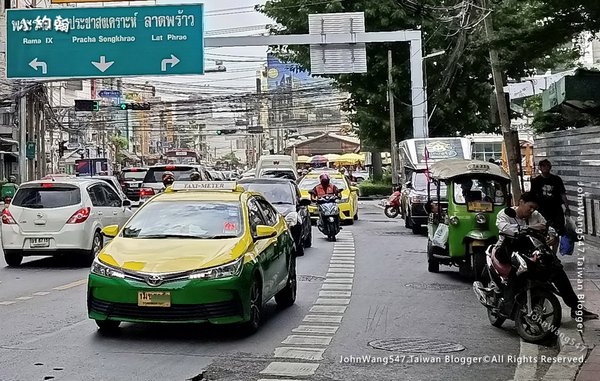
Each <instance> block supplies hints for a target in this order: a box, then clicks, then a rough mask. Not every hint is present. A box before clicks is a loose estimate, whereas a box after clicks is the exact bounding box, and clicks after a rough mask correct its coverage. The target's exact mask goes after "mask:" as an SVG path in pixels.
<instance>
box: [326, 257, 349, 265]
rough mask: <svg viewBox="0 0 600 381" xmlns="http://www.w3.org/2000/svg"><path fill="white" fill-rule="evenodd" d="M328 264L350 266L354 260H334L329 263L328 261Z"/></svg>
mask: <svg viewBox="0 0 600 381" xmlns="http://www.w3.org/2000/svg"><path fill="white" fill-rule="evenodd" d="M329 263H330V264H336V263H337V264H341V265H343V264H350V265H353V264H354V263H355V262H354V258H334V259H332V260H331V261H329Z"/></svg>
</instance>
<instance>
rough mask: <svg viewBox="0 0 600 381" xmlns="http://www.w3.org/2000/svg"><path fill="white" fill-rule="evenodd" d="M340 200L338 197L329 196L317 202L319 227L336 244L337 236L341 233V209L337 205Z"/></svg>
mask: <svg viewBox="0 0 600 381" xmlns="http://www.w3.org/2000/svg"><path fill="white" fill-rule="evenodd" d="M338 199H339V197H338V196H336V195H333V194H328V195H325V196H323V197H321V198H319V199H318V200H317V205H318V206H319V221H318V222H317V227H318V228H319V231H320V232H321V233H323V234H325V235H326V236H327V239H328V240H329V241H332V242H335V240H336V238H335V236H336V235H337V234H338V233H339V232H340V207H339V206H338V204H337V200H338Z"/></svg>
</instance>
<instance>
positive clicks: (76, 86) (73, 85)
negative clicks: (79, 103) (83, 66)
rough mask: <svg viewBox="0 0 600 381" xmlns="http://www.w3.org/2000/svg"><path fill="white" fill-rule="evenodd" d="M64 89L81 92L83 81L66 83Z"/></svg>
mask: <svg viewBox="0 0 600 381" xmlns="http://www.w3.org/2000/svg"><path fill="white" fill-rule="evenodd" d="M65 88H66V89H67V90H78V91H81V90H83V81H81V80H80V81H67V82H65Z"/></svg>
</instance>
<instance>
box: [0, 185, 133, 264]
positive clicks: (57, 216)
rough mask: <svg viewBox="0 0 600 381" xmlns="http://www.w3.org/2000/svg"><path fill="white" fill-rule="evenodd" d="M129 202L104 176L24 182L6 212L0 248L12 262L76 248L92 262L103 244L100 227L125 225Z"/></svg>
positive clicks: (89, 262)
mask: <svg viewBox="0 0 600 381" xmlns="http://www.w3.org/2000/svg"><path fill="white" fill-rule="evenodd" d="M130 206H131V201H129V200H127V199H125V198H123V197H122V196H120V195H119V193H117V192H116V191H115V190H114V188H113V187H111V186H110V185H108V184H107V183H106V182H105V181H102V180H98V179H91V178H75V179H70V178H65V179H60V180H57V179H55V180H38V181H31V182H27V183H24V184H21V186H20V188H19V190H18V191H17V193H16V194H15V197H14V198H13V200H12V203H11V205H10V206H9V207H8V208H7V209H5V210H4V211H3V212H2V249H3V250H4V258H5V260H6V263H7V264H8V265H9V266H19V265H20V264H21V262H22V260H23V257H24V256H32V255H49V256H52V255H57V254H63V253H75V254H77V255H78V256H79V257H80V258H82V259H83V260H84V261H85V263H86V264H88V265H91V263H92V261H93V260H94V258H95V257H96V255H97V254H98V253H99V252H100V250H101V249H102V246H103V243H104V239H103V236H102V234H101V230H102V228H104V227H105V226H109V225H115V224H116V225H120V226H121V225H123V224H125V222H126V221H127V220H128V219H129V217H131V215H132V211H131V208H130Z"/></svg>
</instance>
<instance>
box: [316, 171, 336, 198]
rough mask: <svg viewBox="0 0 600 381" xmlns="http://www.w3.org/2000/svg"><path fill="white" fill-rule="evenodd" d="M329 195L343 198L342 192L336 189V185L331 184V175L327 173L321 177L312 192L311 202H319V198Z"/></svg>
mask: <svg viewBox="0 0 600 381" xmlns="http://www.w3.org/2000/svg"><path fill="white" fill-rule="evenodd" d="M328 194H333V195H336V196H338V197H342V192H341V191H340V190H339V189H338V187H336V186H335V185H334V184H331V180H330V179H329V175H328V174H327V173H323V174H322V175H321V176H319V184H318V185H317V186H315V187H314V188H313V189H312V190H311V191H310V199H311V201H317V200H318V199H319V198H321V197H323V196H325V195H328Z"/></svg>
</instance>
